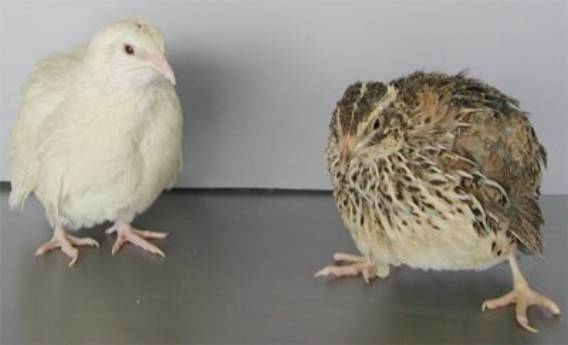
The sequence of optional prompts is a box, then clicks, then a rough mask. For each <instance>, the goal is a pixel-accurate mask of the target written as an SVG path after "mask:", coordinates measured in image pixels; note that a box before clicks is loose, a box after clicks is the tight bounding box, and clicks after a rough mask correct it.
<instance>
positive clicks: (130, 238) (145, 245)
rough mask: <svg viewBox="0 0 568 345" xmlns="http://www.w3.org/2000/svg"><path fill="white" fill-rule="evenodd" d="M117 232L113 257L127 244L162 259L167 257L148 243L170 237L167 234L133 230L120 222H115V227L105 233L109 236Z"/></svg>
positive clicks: (128, 225)
mask: <svg viewBox="0 0 568 345" xmlns="http://www.w3.org/2000/svg"><path fill="white" fill-rule="evenodd" d="M115 232H116V241H115V242H114V245H113V246H112V251H111V252H112V255H114V254H116V253H117V252H118V251H119V250H120V248H122V246H123V245H124V244H125V243H126V242H130V243H132V244H134V245H135V246H138V247H140V248H142V249H144V250H145V251H147V252H150V253H152V254H156V255H160V256H161V257H165V256H166V255H165V254H164V252H163V251H162V250H161V249H160V248H158V247H157V246H156V245H154V244H153V243H151V242H148V241H147V239H162V238H166V237H167V236H168V233H167V232H157V231H149V230H139V229H135V228H133V227H132V226H131V225H130V224H127V223H124V222H119V221H117V222H115V223H114V225H113V226H111V227H110V228H108V229H107V230H106V231H105V233H106V234H109V235H110V234H112V233H115Z"/></svg>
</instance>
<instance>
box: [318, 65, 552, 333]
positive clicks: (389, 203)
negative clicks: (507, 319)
mask: <svg viewBox="0 0 568 345" xmlns="http://www.w3.org/2000/svg"><path fill="white" fill-rule="evenodd" d="M327 158H328V165H329V172H330V174H331V180H332V184H333V196H334V198H335V201H336V203H337V207H338V209H339V212H340V214H341V218H342V220H343V223H344V224H345V226H346V227H347V229H348V230H349V232H350V234H351V236H352V237H353V240H354V241H355V244H356V246H357V248H358V249H359V251H360V252H361V254H362V256H361V257H359V256H355V255H350V254H344V253H337V254H335V255H334V259H335V261H338V262H341V263H342V264H341V265H340V264H338V265H335V266H328V267H325V268H324V269H322V270H321V271H319V272H318V273H316V276H335V277H339V276H349V275H359V274H362V275H363V277H364V279H365V281H366V282H369V280H370V279H371V278H373V277H375V276H377V275H378V276H379V277H386V276H387V275H388V274H389V266H390V265H395V266H398V265H400V264H405V265H408V266H410V267H414V268H421V269H435V270H442V269H446V270H461V269H484V268H488V267H491V266H493V265H495V264H497V263H499V262H502V261H503V260H507V259H508V260H509V263H510V265H511V269H512V272H513V290H512V292H510V293H508V294H506V295H504V296H503V297H500V298H497V299H493V300H487V301H485V302H484V303H483V309H484V310H485V309H486V308H488V309H493V308H498V307H501V306H505V305H508V304H516V316H517V321H518V322H519V323H520V324H521V325H522V326H523V327H525V328H526V329H528V330H530V331H536V330H535V329H533V328H532V327H531V326H530V325H529V323H528V319H527V314H526V309H527V306H529V305H532V304H539V305H542V306H544V307H546V308H548V309H550V310H551V311H552V312H553V313H554V314H558V313H560V309H559V308H558V306H557V305H556V304H555V303H554V302H553V301H551V300H550V299H549V298H547V297H545V296H542V295H540V294H538V293H537V292H535V291H533V290H532V289H531V288H530V287H529V285H528V284H527V281H526V280H525V279H524V277H523V275H522V274H521V272H520V270H519V267H518V264H517V260H516V252H517V248H518V249H520V250H521V251H523V252H525V253H527V254H532V255H534V254H539V253H540V252H541V250H542V233H541V230H540V227H541V225H542V224H543V218H542V213H541V210H540V208H539V205H538V198H539V185H540V183H541V168H542V166H543V165H544V164H545V163H546V153H545V150H544V148H543V147H542V145H541V144H540V143H539V142H538V140H537V137H536V134H535V132H534V130H533V128H532V126H531V125H530V123H529V120H528V119H527V116H526V114H525V113H524V112H522V111H521V110H520V109H519V108H518V102H517V100H515V99H513V98H511V97H509V96H507V95H505V94H503V93H501V92H500V91H499V90H497V89H495V88H493V87H491V86H489V85H486V84H485V83H483V82H481V81H478V80H475V79H472V78H468V77H466V76H465V75H464V74H463V73H460V74H458V75H455V76H450V75H447V74H443V73H423V72H416V73H414V74H411V75H409V76H407V77H404V78H400V79H397V80H394V81H392V82H390V83H389V84H383V83H380V82H358V83H355V84H353V85H351V86H349V87H348V88H347V90H346V91H345V93H344V95H343V97H342V99H341V100H340V101H339V102H338V103H337V107H336V109H335V111H334V113H333V117H332V120H331V124H330V135H329V138H328V146H327Z"/></svg>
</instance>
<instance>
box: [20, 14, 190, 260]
mask: <svg viewBox="0 0 568 345" xmlns="http://www.w3.org/2000/svg"><path fill="white" fill-rule="evenodd" d="M164 52H165V48H164V41H163V39H162V36H161V34H160V33H159V31H158V30H157V29H156V28H155V27H154V26H152V25H151V24H149V23H146V22H141V21H121V22H116V23H113V24H111V25H109V26H107V27H105V28H103V29H101V30H99V31H98V32H97V33H96V34H95V36H94V38H93V39H92V41H91V42H90V44H89V45H88V46H86V47H80V48H77V49H75V50H74V51H72V52H70V53H67V54H56V55H52V56H50V57H48V58H46V59H44V60H43V61H41V62H39V64H38V65H37V66H36V68H35V70H34V71H33V72H32V73H31V74H30V76H29V77H28V80H27V82H26V84H25V86H24V89H23V102H22V107H21V111H20V113H19V115H18V117H17V120H16V124H15V126H14V128H13V130H12V136H11V142H10V160H11V181H12V191H11V194H10V204H11V206H12V207H17V206H21V205H22V204H23V202H24V201H25V199H26V197H27V196H28V195H29V194H30V193H34V194H35V195H36V197H37V198H38V199H39V200H40V201H41V203H42V204H43V206H44V207H45V210H46V213H47V218H48V220H49V222H50V224H51V226H52V227H54V229H55V234H54V238H53V239H52V240H51V241H50V242H48V243H46V245H44V246H42V247H40V249H38V254H43V252H45V251H48V250H50V249H54V248H57V247H61V249H62V250H63V251H64V252H65V253H66V254H68V255H69V256H71V257H72V261H71V264H72V263H74V262H75V260H76V258H77V251H76V249H75V248H73V244H76V245H85V244H86V245H89V244H93V245H97V244H96V242H95V241H94V240H90V239H77V238H74V237H72V236H70V235H67V234H66V233H65V231H64V230H73V229H78V228H81V227H90V226H93V225H95V224H99V223H102V222H104V221H114V222H115V225H114V226H113V227H112V228H111V229H110V232H112V231H117V232H118V239H117V243H116V244H115V247H114V248H113V253H114V252H115V251H116V250H118V249H119V248H120V246H121V245H122V244H123V243H124V242H125V241H131V242H133V243H135V244H137V245H139V246H141V247H143V248H145V249H147V250H150V251H152V252H154V253H157V254H161V255H163V253H162V252H161V251H160V250H159V249H158V248H157V247H155V246H154V245H153V244H151V243H149V242H147V241H145V240H144V238H162V237H164V236H165V234H161V233H155V232H142V231H137V230H135V229H133V228H131V227H130V225H129V224H130V222H131V221H132V220H133V219H134V217H135V215H137V214H139V213H141V212H143V211H144V210H146V209H147V208H148V207H149V206H150V205H151V204H152V203H153V202H154V200H155V199H156V198H157V197H158V196H159V194H160V193H161V192H162V191H163V190H164V189H166V188H171V187H172V186H173V184H174V182H175V179H176V175H177V172H178V171H179V170H180V167H181V140H182V139H181V138H182V116H181V115H182V114H181V108H180V104H179V100H178V98H177V95H176V92H175V90H174V88H173V84H174V83H175V79H174V75H173V71H172V70H171V68H170V66H169V65H168V63H167V61H166V59H165V57H164Z"/></svg>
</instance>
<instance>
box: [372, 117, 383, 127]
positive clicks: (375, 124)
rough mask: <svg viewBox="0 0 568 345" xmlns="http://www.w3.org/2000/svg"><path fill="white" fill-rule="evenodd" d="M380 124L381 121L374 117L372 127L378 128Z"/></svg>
mask: <svg viewBox="0 0 568 345" xmlns="http://www.w3.org/2000/svg"><path fill="white" fill-rule="evenodd" d="M380 125H381V121H379V119H376V120H375V122H374V123H373V129H378V128H379V126H380Z"/></svg>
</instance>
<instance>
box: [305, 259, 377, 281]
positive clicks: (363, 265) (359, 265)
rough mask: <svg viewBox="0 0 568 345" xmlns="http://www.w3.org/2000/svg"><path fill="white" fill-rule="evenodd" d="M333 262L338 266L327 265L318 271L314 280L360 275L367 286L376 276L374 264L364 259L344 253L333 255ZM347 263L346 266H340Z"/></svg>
mask: <svg viewBox="0 0 568 345" xmlns="http://www.w3.org/2000/svg"><path fill="white" fill-rule="evenodd" d="M333 260H334V261H336V262H339V263H340V264H338V265H329V266H326V267H324V268H322V269H321V270H319V271H318V272H317V273H316V274H315V275H314V278H317V277H329V276H331V277H335V278H340V277H354V276H358V275H359V274H361V275H362V276H363V280H365V283H367V284H369V283H370V282H371V280H372V279H373V278H375V277H376V276H377V269H376V267H375V265H374V264H372V263H371V262H369V260H367V259H366V258H364V257H362V256H357V255H351V254H346V253H335V254H333ZM341 263H347V264H345V265H344V264H341Z"/></svg>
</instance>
